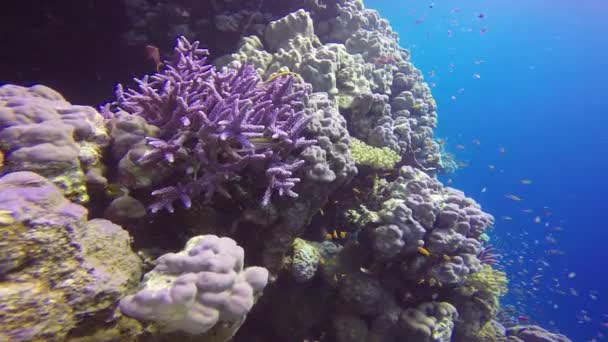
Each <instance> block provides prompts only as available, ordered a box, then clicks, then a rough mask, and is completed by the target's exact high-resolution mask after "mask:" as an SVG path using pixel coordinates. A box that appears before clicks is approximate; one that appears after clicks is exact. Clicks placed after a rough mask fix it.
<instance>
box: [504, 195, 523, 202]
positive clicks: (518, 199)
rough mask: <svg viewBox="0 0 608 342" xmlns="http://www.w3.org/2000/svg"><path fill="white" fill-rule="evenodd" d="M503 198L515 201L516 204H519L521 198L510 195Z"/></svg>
mask: <svg viewBox="0 0 608 342" xmlns="http://www.w3.org/2000/svg"><path fill="white" fill-rule="evenodd" d="M505 197H506V198H508V199H510V200H513V201H516V202H519V201H521V200H522V198H521V197H519V196H515V195H511V194H507V195H505Z"/></svg>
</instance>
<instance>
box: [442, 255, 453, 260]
mask: <svg viewBox="0 0 608 342" xmlns="http://www.w3.org/2000/svg"><path fill="white" fill-rule="evenodd" d="M443 260H445V261H451V260H452V258H450V256H449V255H447V254H444V255H443Z"/></svg>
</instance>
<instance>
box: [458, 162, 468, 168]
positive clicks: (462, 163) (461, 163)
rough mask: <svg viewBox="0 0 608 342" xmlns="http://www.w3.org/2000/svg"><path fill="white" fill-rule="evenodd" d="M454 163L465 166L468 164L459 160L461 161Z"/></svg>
mask: <svg viewBox="0 0 608 342" xmlns="http://www.w3.org/2000/svg"><path fill="white" fill-rule="evenodd" d="M456 165H458V167H467V166H469V164H467V163H465V162H461V161H459V162H457V163H456Z"/></svg>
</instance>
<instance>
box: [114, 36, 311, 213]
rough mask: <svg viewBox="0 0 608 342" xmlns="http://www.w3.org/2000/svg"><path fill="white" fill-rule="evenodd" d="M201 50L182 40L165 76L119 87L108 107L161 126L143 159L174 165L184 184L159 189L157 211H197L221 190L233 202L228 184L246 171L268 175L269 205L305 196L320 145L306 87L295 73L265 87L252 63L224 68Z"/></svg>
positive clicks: (154, 208) (264, 200)
mask: <svg viewBox="0 0 608 342" xmlns="http://www.w3.org/2000/svg"><path fill="white" fill-rule="evenodd" d="M198 45H199V43H198V42H194V43H190V42H189V41H188V40H187V39H186V38H184V37H181V38H179V39H178V42H177V46H176V48H175V56H174V59H173V60H172V61H169V62H167V63H166V65H165V67H164V70H163V71H161V72H159V73H157V74H155V75H153V76H151V77H148V76H146V77H144V78H143V79H142V80H136V81H137V83H138V85H139V89H138V90H136V89H128V90H123V87H122V86H118V90H117V101H116V103H115V106H109V107H106V109H107V112H106V115H108V116H114V115H118V116H120V113H121V112H126V113H129V114H131V115H136V116H141V117H143V118H144V119H145V120H146V122H147V123H148V124H150V125H153V126H156V127H158V128H159V129H160V131H159V133H158V136H157V137H151V136H147V137H145V139H146V143H147V145H148V146H149V149H148V150H147V151H146V152H145V153H144V154H143V155H142V156H140V157H139V158H138V159H137V161H136V162H137V163H139V164H144V165H145V164H155V163H166V164H170V165H171V169H172V176H171V178H174V179H178V181H177V183H175V184H173V185H170V186H167V187H164V188H161V189H158V190H155V191H154V192H152V195H154V196H157V202H155V203H154V204H153V205H152V206H151V210H152V211H153V212H156V211H158V210H160V209H162V208H165V209H167V210H168V211H170V212H173V210H174V208H173V203H174V202H175V201H177V200H180V201H181V202H182V204H183V205H184V206H185V207H190V206H191V204H192V199H193V198H196V197H198V196H200V195H202V196H203V197H204V199H205V201H206V202H209V201H211V199H212V197H213V195H214V194H215V193H219V194H221V195H224V196H225V197H230V193H229V190H228V189H227V188H226V184H227V183H229V182H234V181H237V180H238V179H239V178H240V176H241V175H242V173H243V171H244V170H245V169H249V170H250V171H253V170H255V169H259V168H261V169H263V170H265V171H264V174H263V175H262V176H264V177H265V178H266V179H265V181H266V183H267V186H266V189H265V192H264V194H263V197H262V204H263V205H267V204H268V203H269V202H270V199H271V196H272V195H273V194H274V193H276V194H278V195H279V196H283V195H287V196H290V197H297V193H295V192H294V191H293V188H294V186H295V185H296V183H298V182H299V181H300V179H299V178H297V177H295V176H294V172H295V171H296V170H297V169H298V168H300V167H301V166H302V165H303V164H304V161H303V160H301V159H299V158H298V156H299V153H300V152H301V151H302V150H303V149H304V148H306V147H308V146H310V145H312V144H314V143H315V140H313V139H306V138H305V137H303V136H302V130H303V128H304V126H305V125H306V124H307V123H308V122H309V121H310V119H311V117H310V116H307V115H306V114H305V112H304V111H303V110H302V109H303V105H302V102H301V101H302V99H303V97H304V95H305V89H304V88H302V87H299V88H298V87H297V86H296V85H295V84H294V82H295V80H294V78H293V76H291V75H287V76H279V77H276V78H274V79H273V80H271V81H268V82H262V80H261V79H260V77H259V76H258V74H257V73H256V72H255V70H254V69H253V67H252V66H249V65H243V66H241V67H240V68H239V69H226V70H222V71H218V70H216V69H215V67H213V66H212V65H208V64H207V63H206V57H205V56H206V55H207V54H208V52H207V51H206V50H204V49H199V48H198ZM110 107H115V109H114V111H115V113H112V112H110V109H109V108H110Z"/></svg>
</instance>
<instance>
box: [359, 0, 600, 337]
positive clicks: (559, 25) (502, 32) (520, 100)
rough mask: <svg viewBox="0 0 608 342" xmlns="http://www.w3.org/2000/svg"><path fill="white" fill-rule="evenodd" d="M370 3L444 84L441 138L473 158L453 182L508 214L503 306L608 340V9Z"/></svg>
mask: <svg viewBox="0 0 608 342" xmlns="http://www.w3.org/2000/svg"><path fill="white" fill-rule="evenodd" d="M366 4H367V5H368V6H369V7H370V8H374V9H377V10H378V11H380V13H381V14H382V15H383V16H384V17H386V18H387V19H389V20H390V22H391V25H392V26H393V28H394V29H395V31H396V32H398V33H399V36H400V43H401V45H402V46H403V47H405V48H407V49H410V50H411V52H412V60H413V61H414V62H415V63H416V65H417V66H418V67H419V68H420V69H421V71H422V72H423V74H424V76H425V79H426V81H427V82H429V84H431V85H432V84H433V83H434V84H435V86H434V87H433V86H432V87H431V89H432V92H433V96H434V97H435V98H436V100H437V104H438V107H439V122H440V124H439V125H438V127H437V129H436V133H437V136H438V137H443V138H444V139H446V140H447V143H446V148H447V149H448V150H449V151H450V152H452V153H454V154H455V155H456V159H457V160H460V161H463V162H464V163H466V167H463V168H460V169H459V170H458V171H456V173H455V174H453V175H449V176H443V177H440V178H441V179H442V180H443V181H444V182H445V181H447V180H448V179H452V181H453V183H452V186H454V187H456V188H459V189H462V190H464V191H465V192H466V193H467V194H470V195H471V196H472V197H473V198H475V200H477V201H479V203H481V205H482V206H483V208H484V209H486V210H488V212H490V213H492V214H493V215H494V216H495V217H496V225H495V228H494V230H493V231H492V233H491V238H492V243H493V244H494V245H495V246H496V247H497V249H498V253H499V254H502V257H503V259H502V260H501V264H502V266H503V267H504V268H505V270H506V271H507V274H508V276H509V281H510V283H509V291H510V292H509V293H508V294H507V295H506V297H505V298H504V299H503V303H504V304H511V305H514V306H515V307H516V308H518V309H519V310H521V311H522V312H525V315H528V316H529V318H530V320H533V321H535V322H539V323H540V324H541V325H545V326H553V327H555V328H557V329H559V330H560V331H561V332H563V333H564V334H566V335H567V336H568V337H570V338H572V339H573V340H574V341H590V340H592V339H593V338H595V339H597V340H605V337H604V336H605V334H606V333H607V332H608V328H607V326H606V324H605V322H607V321H608V316H607V315H608V297H607V296H606V294H607V293H608V275H607V274H606V265H607V264H606V260H608V249H607V248H606V242H607V241H608V229H606V228H607V226H606V216H605V215H606V212H607V211H608V200H607V199H606V194H607V193H608V183H607V182H606V181H605V177H606V171H607V170H608V158H606V149H607V148H608V132H607V130H606V129H607V127H608V115H607V114H608V102H607V101H606V97H605V96H606V94H605V92H606V80H608V58H606V56H608V43H607V42H608V40H607V39H608V38H607V34H608V21H606V20H605V18H606V17H607V16H608V4H607V3H606V2H604V1H562V0H557V1H542V0H531V1H503V0H496V1H435V2H429V1H381V0H368V1H366ZM431 6H432V8H431ZM455 9H456V10H455ZM480 13H484V14H486V17H485V18H483V19H480V18H478V17H477V15H478V14H480ZM484 27H486V28H487V32H485V33H483V34H482V33H481V32H480V30H481V29H482V28H484ZM469 29H472V30H471V31H469ZM448 30H449V31H451V36H450V34H449V33H448ZM475 62H477V63H479V64H476V63H475ZM450 64H452V65H453V67H451V66H450ZM450 69H453V71H450ZM429 72H433V73H434V75H433V74H429ZM474 74H478V75H480V76H481V77H480V78H479V79H476V78H475V77H474V76H473V75H474ZM431 75H432V76H431ZM452 96H455V99H454V98H452ZM476 139H478V140H479V142H480V143H479V145H476V144H475V143H474V140H476ZM456 145H463V146H464V147H465V148H464V150H458V149H457V147H456ZM501 147H503V148H504V150H505V153H504V155H501V154H500V153H499V149H500V148H501ZM488 165H494V166H495V167H496V168H495V170H491V169H490V168H489V167H488ZM521 180H531V181H532V184H522V182H521ZM482 189H486V191H484V192H482ZM506 194H515V195H517V196H520V197H521V198H522V201H521V202H516V201H512V200H510V199H508V198H505V195H506ZM526 209H532V211H533V212H530V213H526V212H523V211H522V210H526ZM537 216H538V217H540V222H538V223H535V220H534V219H535V218H536V217H537ZM505 217H506V218H507V220H505ZM509 217H512V220H508V218H509ZM556 227H557V230H556ZM560 227H561V228H560ZM561 229H563V230H561ZM552 250H558V251H563V255H551V251H552ZM547 251H549V252H548V253H547ZM556 254H561V253H559V252H556ZM545 263H546V264H545ZM572 272H574V274H573V275H575V276H574V277H572V275H571V277H572V278H569V277H568V275H569V274H571V273H572ZM538 275H542V277H538V278H535V279H537V280H536V281H533V280H532V278H533V277H535V276H538ZM602 324H603V325H602Z"/></svg>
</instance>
